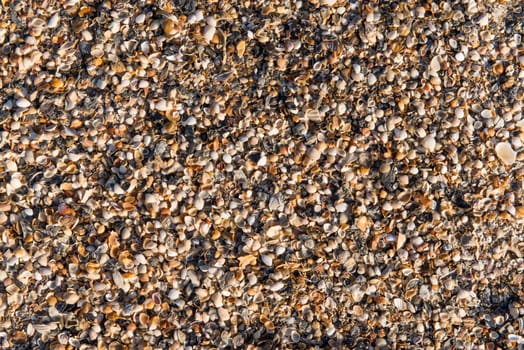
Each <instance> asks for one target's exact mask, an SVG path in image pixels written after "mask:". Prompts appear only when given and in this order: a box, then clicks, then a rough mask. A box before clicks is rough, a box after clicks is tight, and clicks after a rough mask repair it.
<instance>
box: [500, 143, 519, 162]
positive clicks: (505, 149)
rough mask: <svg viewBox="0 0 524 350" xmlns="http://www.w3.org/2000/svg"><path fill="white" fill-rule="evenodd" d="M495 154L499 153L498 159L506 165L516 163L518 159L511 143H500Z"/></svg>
mask: <svg viewBox="0 0 524 350" xmlns="http://www.w3.org/2000/svg"><path fill="white" fill-rule="evenodd" d="M495 153H497V157H499V158H500V160H501V161H502V162H503V163H504V164H506V165H511V164H513V163H515V160H516V159H517V152H515V151H514V150H513V148H512V147H511V144H510V143H509V142H499V143H498V144H497V145H496V146H495Z"/></svg>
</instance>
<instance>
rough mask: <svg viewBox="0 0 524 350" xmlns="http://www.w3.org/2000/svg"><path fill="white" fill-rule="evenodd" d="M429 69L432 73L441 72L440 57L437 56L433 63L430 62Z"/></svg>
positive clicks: (432, 60)
mask: <svg viewBox="0 0 524 350" xmlns="http://www.w3.org/2000/svg"><path fill="white" fill-rule="evenodd" d="M429 68H430V71H431V72H438V71H440V68H441V67H440V59H439V57H438V56H435V57H433V58H432V59H431V61H430V62H429Z"/></svg>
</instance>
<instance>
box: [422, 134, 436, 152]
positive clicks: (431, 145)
mask: <svg viewBox="0 0 524 350" xmlns="http://www.w3.org/2000/svg"><path fill="white" fill-rule="evenodd" d="M436 146H437V142H436V140H435V138H434V137H433V136H431V135H428V136H426V137H424V139H423V140H422V147H424V148H425V149H426V150H428V151H429V152H434V151H435V147H436Z"/></svg>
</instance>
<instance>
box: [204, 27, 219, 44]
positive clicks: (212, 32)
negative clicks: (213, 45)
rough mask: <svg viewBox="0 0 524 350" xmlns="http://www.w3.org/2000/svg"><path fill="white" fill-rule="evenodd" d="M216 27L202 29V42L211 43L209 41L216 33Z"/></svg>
mask: <svg viewBox="0 0 524 350" xmlns="http://www.w3.org/2000/svg"><path fill="white" fill-rule="evenodd" d="M216 30H217V29H216V27H214V26H211V25H209V24H208V25H206V26H205V27H204V31H203V32H202V36H203V37H204V40H205V41H206V42H207V43H209V42H211V40H213V37H214V36H215V33H216Z"/></svg>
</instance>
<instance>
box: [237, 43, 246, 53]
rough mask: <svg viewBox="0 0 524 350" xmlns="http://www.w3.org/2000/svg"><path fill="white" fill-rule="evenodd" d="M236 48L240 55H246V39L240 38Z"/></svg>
mask: <svg viewBox="0 0 524 350" xmlns="http://www.w3.org/2000/svg"><path fill="white" fill-rule="evenodd" d="M236 50H237V55H238V57H242V56H244V53H245V52H246V42H245V41H244V40H240V41H239V42H238V43H237V46H236Z"/></svg>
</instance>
